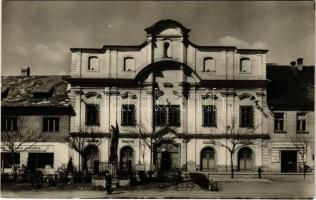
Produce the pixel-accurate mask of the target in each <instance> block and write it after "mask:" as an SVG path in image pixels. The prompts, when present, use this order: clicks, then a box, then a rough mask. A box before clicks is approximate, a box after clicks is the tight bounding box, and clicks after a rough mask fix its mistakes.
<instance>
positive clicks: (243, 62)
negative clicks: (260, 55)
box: [240, 58, 251, 73]
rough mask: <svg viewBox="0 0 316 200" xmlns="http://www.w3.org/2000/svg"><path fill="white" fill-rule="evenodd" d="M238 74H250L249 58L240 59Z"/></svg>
mask: <svg viewBox="0 0 316 200" xmlns="http://www.w3.org/2000/svg"><path fill="white" fill-rule="evenodd" d="M240 72H243V73H250V72H251V62H250V59H249V58H241V59H240Z"/></svg>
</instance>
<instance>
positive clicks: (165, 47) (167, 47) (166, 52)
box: [163, 42, 171, 58]
mask: <svg viewBox="0 0 316 200" xmlns="http://www.w3.org/2000/svg"><path fill="white" fill-rule="evenodd" d="M163 57H164V58H170V57H171V56H170V44H169V43H168V42H165V43H164V44H163Z"/></svg>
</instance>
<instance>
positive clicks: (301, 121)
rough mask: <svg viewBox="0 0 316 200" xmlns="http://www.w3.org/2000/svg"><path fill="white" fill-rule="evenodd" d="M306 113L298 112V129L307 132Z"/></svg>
mask: <svg viewBox="0 0 316 200" xmlns="http://www.w3.org/2000/svg"><path fill="white" fill-rule="evenodd" d="M306 118H307V117H306V113H297V116H296V131H297V132H298V133H299V132H306Z"/></svg>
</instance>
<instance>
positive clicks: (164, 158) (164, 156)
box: [160, 151, 171, 171]
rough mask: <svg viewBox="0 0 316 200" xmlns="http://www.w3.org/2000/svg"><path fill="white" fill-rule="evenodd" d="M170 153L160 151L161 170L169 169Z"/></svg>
mask: <svg viewBox="0 0 316 200" xmlns="http://www.w3.org/2000/svg"><path fill="white" fill-rule="evenodd" d="M170 157H171V156H170V153H169V152H167V151H165V152H162V153H161V166H160V169H161V170H162V171H169V170H170V169H171V162H170V161H171V158H170Z"/></svg>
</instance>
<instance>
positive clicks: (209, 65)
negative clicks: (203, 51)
mask: <svg viewBox="0 0 316 200" xmlns="http://www.w3.org/2000/svg"><path fill="white" fill-rule="evenodd" d="M203 71H204V72H214V71H215V59H214V58H212V57H207V58H204V66H203Z"/></svg>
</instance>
